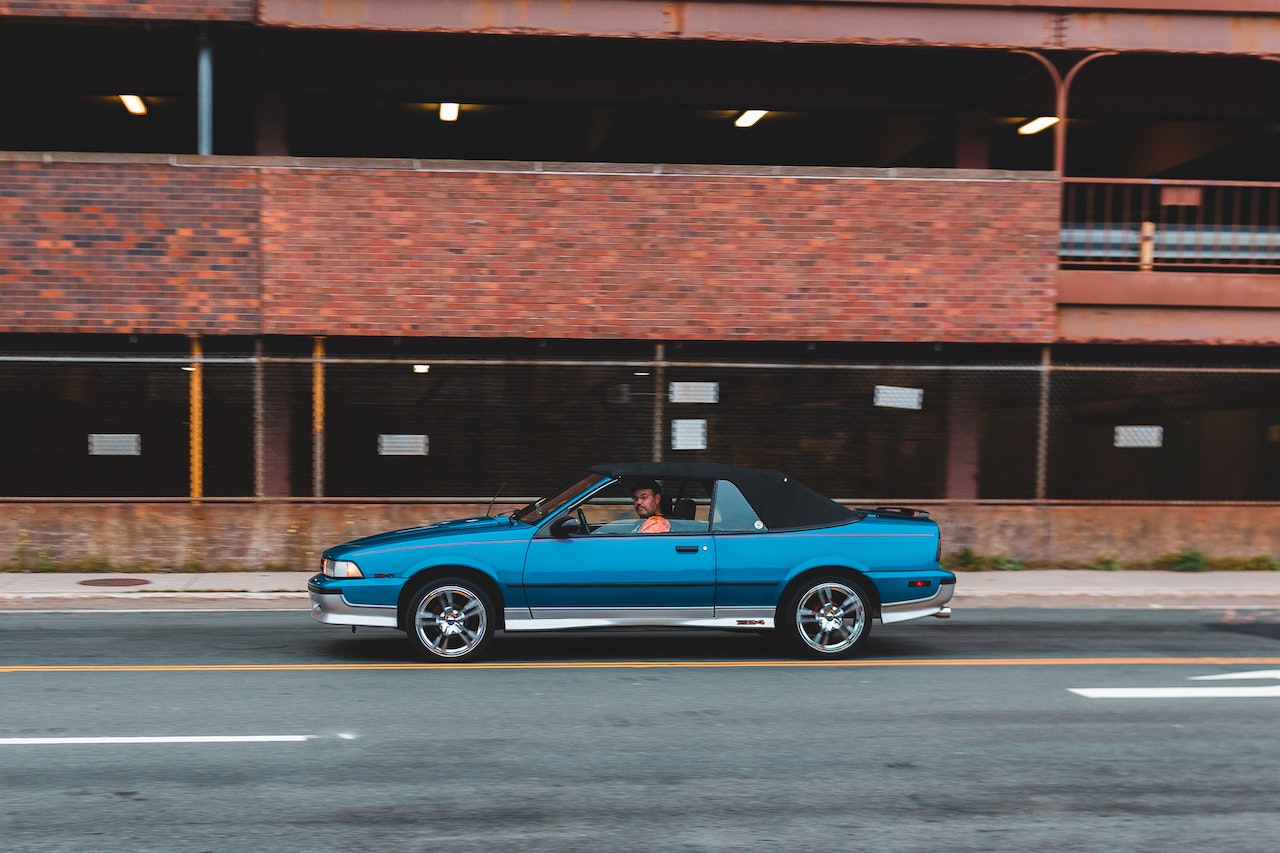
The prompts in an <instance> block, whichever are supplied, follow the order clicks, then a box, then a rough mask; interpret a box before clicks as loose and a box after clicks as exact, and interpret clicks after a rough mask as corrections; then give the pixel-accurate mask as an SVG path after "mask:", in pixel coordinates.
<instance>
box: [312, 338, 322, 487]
mask: <svg viewBox="0 0 1280 853" xmlns="http://www.w3.org/2000/svg"><path fill="white" fill-rule="evenodd" d="M313 341H314V345H313V347H312V350H311V496H312V497H316V498H322V497H324V338H323V337H320V336H316V337H315V338H313Z"/></svg>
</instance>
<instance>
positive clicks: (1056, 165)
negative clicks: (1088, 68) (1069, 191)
mask: <svg viewBox="0 0 1280 853" xmlns="http://www.w3.org/2000/svg"><path fill="white" fill-rule="evenodd" d="M1013 52H1014V53H1025V54H1026V55H1027V56H1032V57H1035V58H1036V59H1037V60H1039V61H1040V64H1041V65H1043V66H1044V67H1045V68H1046V69H1047V70H1048V71H1049V76H1050V77H1052V78H1053V96H1054V97H1053V100H1054V115H1055V116H1057V117H1058V123H1057V124H1056V125H1054V128H1053V170H1054V171H1055V172H1057V173H1058V175H1059V176H1060V177H1061V176H1064V175H1066V173H1067V94H1068V93H1069V92H1070V90H1071V83H1072V81H1073V80H1075V79H1076V74H1078V73H1080V69H1081V68H1083V67H1084V66H1085V64H1086V63H1088V62H1092V61H1093V60H1095V59H1098V58H1100V57H1103V56H1115V54H1116V52H1115V51H1114V50H1108V51H1104V52H1102V53H1091V54H1089V55H1088V56H1086V57H1085V58H1084V59H1081V60H1080V61H1079V62H1077V63H1076V64H1075V65H1072V66H1071V68H1069V69H1068V70H1067V73H1066V75H1065V76H1063V74H1062V73H1061V72H1059V71H1058V68H1057V66H1055V65H1054V64H1053V63H1052V62H1050V61H1049V59H1048V58H1047V57H1045V56H1044V55H1043V54H1040V53H1037V52H1036V51H1034V50H1015V51H1013Z"/></svg>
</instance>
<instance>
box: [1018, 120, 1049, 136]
mask: <svg viewBox="0 0 1280 853" xmlns="http://www.w3.org/2000/svg"><path fill="white" fill-rule="evenodd" d="M1057 123H1058V117H1057V116H1040V118H1033V119H1032V120H1031V121H1029V122H1027V123H1026V124H1024V125H1023V126H1022V127H1020V128H1018V133H1021V134H1022V135H1023V136H1030V135H1031V134H1033V133H1039V132H1040V131H1042V130H1044V129H1046V128H1050V127H1053V126H1054V125H1055V124H1057Z"/></svg>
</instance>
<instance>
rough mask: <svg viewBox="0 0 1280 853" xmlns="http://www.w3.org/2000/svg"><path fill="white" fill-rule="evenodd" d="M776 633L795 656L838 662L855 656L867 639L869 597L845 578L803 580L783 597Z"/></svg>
mask: <svg viewBox="0 0 1280 853" xmlns="http://www.w3.org/2000/svg"><path fill="white" fill-rule="evenodd" d="M777 629H778V631H779V633H780V634H781V636H782V637H783V638H784V639H785V640H786V642H787V644H788V645H789V646H790V647H791V648H792V649H793V650H794V651H796V652H798V653H799V654H801V655H803V656H805V657H809V658H816V659H821V660H838V659H840V658H845V657H849V656H850V655H852V654H854V653H855V652H857V651H858V650H859V649H860V648H861V647H862V645H863V643H865V642H866V641H867V637H869V636H871V597H870V596H869V595H867V591H866V589H865V588H864V587H863V586H862V585H861V584H859V583H858V582H857V581H855V580H853V579H852V578H849V577H836V576H831V577H819V578H815V579H811V580H807V581H805V582H804V583H802V584H800V585H799V586H797V587H796V588H795V589H794V590H793V591H792V593H791V594H790V595H789V596H787V599H786V601H785V602H784V604H783V607H782V608H781V609H780V610H779V613H778V620H777Z"/></svg>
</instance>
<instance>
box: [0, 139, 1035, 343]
mask: <svg viewBox="0 0 1280 853" xmlns="http://www.w3.org/2000/svg"><path fill="white" fill-rule="evenodd" d="M152 159H153V160H155V159H156V158H154V157H153V158H152ZM290 162H295V161H290ZM302 165H307V166H310V165H313V164H302ZM561 168H562V171H552V170H551V169H550V168H549V167H544V170H541V171H539V170H533V169H528V170H521V169H519V168H516V167H514V166H496V167H494V168H491V169H488V170H484V169H479V168H460V169H458V170H456V171H449V170H428V169H426V168H412V167H409V168H402V169H393V168H386V167H380V168H369V167H365V168H337V169H321V168H297V167H295V168H281V167H279V166H278V165H277V164H276V163H274V162H272V161H263V160H254V159H253V158H245V159H244V160H240V161H236V160H233V159H231V158H194V157H193V158H185V159H179V158H174V160H173V162H172V164H170V163H166V162H119V163H98V162H95V163H82V162H81V163H75V162H52V163H44V162H38V161H21V160H11V161H8V162H0V184H2V185H3V187H5V190H4V191H3V192H0V287H3V289H4V292H5V300H4V305H3V307H2V308H0V331H12V332H18V331H25V332H97V331H104V332H109V331H115V332H138V331H141V332H175V333H194V332H201V333H207V334H245V333H249V334H252V333H259V332H260V333H264V334H298V335H308V334H326V335H405V336H414V335H423V336H472V337H502V336H520V337H546V338H610V337H624V338H634V339H668V340H680V339H703V340H796V339H800V340H840V341H918V340H935V341H953V342H955V341H970V342H1020V343H1040V342H1049V341H1051V340H1052V338H1053V335H1054V312H1055V298H1056V293H1055V287H1054V281H1055V275H1056V254H1055V253H1056V244H1057V205H1058V187H1057V184H1056V183H1055V182H1053V181H1050V180H1046V179H1028V178H1026V177H1025V176H1024V177H1022V178H1021V179H1014V178H1005V179H1001V176H999V175H996V174H994V173H947V172H941V171H938V172H931V173H928V174H925V173H921V174H913V175H907V176H898V175H893V174H891V173H887V172H877V171H875V170H822V171H820V172H819V173H815V174H806V173H803V172H801V171H800V170H772V171H774V172H778V173H779V174H749V173H744V170H730V169H725V170H722V172H723V173H719V174H716V173H713V170H703V171H690V172H688V173H686V174H678V173H677V174H670V173H660V172H658V171H656V170H651V171H649V172H635V173H631V174H624V173H618V172H617V171H608V170H600V171H589V170H584V169H581V168H577V167H568V166H562V167H561ZM669 168H670V167H668V169H669ZM570 169H573V171H570Z"/></svg>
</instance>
